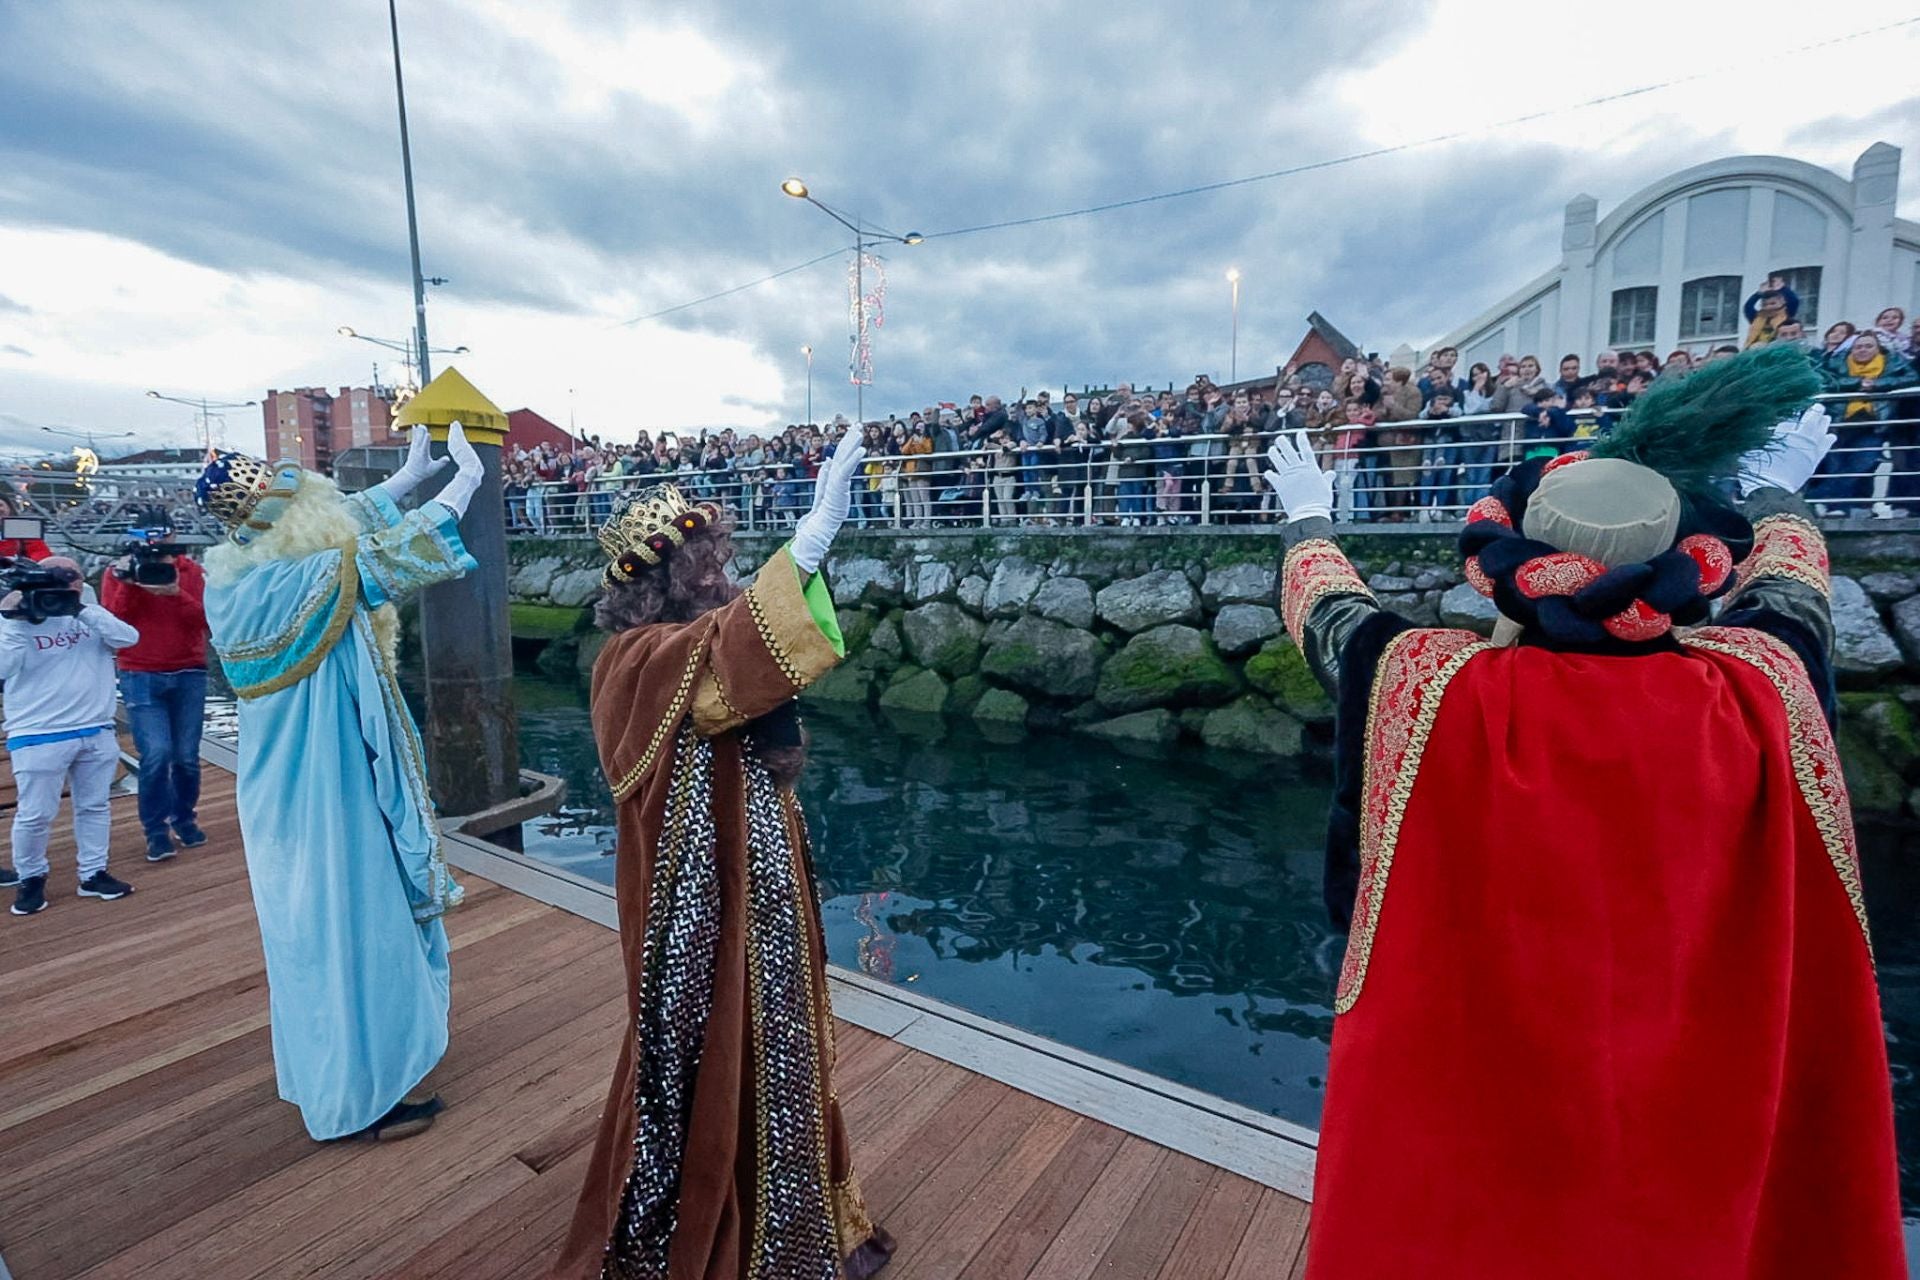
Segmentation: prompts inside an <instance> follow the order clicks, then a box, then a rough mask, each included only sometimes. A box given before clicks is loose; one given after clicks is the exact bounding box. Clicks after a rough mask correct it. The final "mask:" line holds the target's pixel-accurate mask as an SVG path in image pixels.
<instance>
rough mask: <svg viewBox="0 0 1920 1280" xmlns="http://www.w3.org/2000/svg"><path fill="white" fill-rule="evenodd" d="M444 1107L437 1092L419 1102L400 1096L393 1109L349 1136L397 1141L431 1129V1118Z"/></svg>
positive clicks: (379, 1140) (380, 1140)
mask: <svg viewBox="0 0 1920 1280" xmlns="http://www.w3.org/2000/svg"><path fill="white" fill-rule="evenodd" d="M445 1109H446V1104H444V1103H442V1102H441V1101H440V1095H439V1094H437V1093H436V1094H432V1095H429V1096H428V1097H427V1098H425V1099H424V1100H422V1101H420V1102H409V1101H408V1100H407V1099H405V1098H402V1099H401V1100H400V1101H399V1102H396V1103H395V1104H394V1105H393V1110H391V1111H389V1112H387V1114H385V1115H384V1116H381V1117H380V1118H379V1119H378V1120H375V1121H374V1122H373V1123H372V1124H370V1125H368V1126H367V1127H366V1128H364V1129H362V1130H361V1131H360V1132H359V1133H357V1134H354V1135H351V1136H353V1137H361V1138H372V1139H373V1140H374V1141H375V1142H398V1141H399V1140H400V1139H402V1138H411V1137H413V1136H414V1135H415V1134H417V1133H425V1132H426V1131H427V1130H428V1129H431V1128H432V1127H433V1118H434V1117H435V1116H437V1115H439V1114H440V1113H441V1112H442V1111H444V1110H445Z"/></svg>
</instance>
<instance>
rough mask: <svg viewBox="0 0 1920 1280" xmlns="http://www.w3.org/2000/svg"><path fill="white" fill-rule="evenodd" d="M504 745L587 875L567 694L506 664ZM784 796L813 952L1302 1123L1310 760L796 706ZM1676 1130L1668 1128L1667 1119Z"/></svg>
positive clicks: (1907, 1026)
mask: <svg viewBox="0 0 1920 1280" xmlns="http://www.w3.org/2000/svg"><path fill="white" fill-rule="evenodd" d="M516 688H517V689H518V690H519V695H520V698H521V715H522V720H521V724H522V734H523V736H522V743H521V753H522V758H523V759H524V760H525V762H526V763H527V765H528V767H530V768H536V769H541V770H545V771H548V772H553V773H559V774H562V775H563V776H565V777H566V779H567V782H568V786H569V793H570V797H571V798H570V805H571V806H572V807H570V808H569V809H568V810H567V811H566V812H564V813H562V814H560V815H557V816H555V817H553V818H550V819H545V820H542V821H541V822H540V823H537V824H529V828H528V831H527V850H528V852H529V853H534V854H536V855H538V856H540V857H543V858H548V859H551V860H553V861H556V862H559V863H562V864H563V865H566V866H568V867H570V868H571V869H573V870H575V871H577V872H579V873H580V874H583V875H589V876H593V877H594V878H596V879H600V880H603V881H610V880H611V879H612V860H611V858H610V857H609V856H608V854H610V852H611V849H612V844H613V833H612V826H611V814H610V810H609V803H610V802H609V801H608V799H607V795H606V790H605V786H604V783H603V782H602V781H601V780H600V775H599V768H598V762H597V760H596V758H595V755H594V748H593V743H592V740H591V733H590V730H589V728H588V725H587V720H586V713H585V709H584V698H585V691H584V690H583V689H579V688H576V687H574V686H571V685H557V686H556V685H553V684H550V683H546V682H543V681H540V680H537V679H531V678H528V677H525V676H523V677H521V679H520V680H519V681H518V683H517V685H516ZM808 724H809V726H810V727H811V729H812V731H813V754H812V760H811V762H810V763H809V765H808V769H807V774H806V776H805V777H804V778H803V779H802V782H801V793H802V796H803V798H804V799H805V801H806V806H807V812H808V815H809V818H810V820H811V822H812V826H813V837H814V846H815V858H816V864H817V870H818V874H819V878H820V887H821V896H822V903H823V906H822V911H823V915H824V916H825V919H826V925H827V939H828V951H829V954H830V958H831V959H832V960H833V961H834V962H835V963H838V964H841V965H845V966H848V967H850V968H854V967H857V968H860V969H864V970H865V971H867V972H868V973H871V974H873V975H874V976H876V977H879V978H883V979H885V980H887V981H892V982H899V983H905V984H911V985H912V986H913V987H914V989H915V990H918V991H922V992H924V993H926V994H927V995H930V996H934V997H936V998H939V999H942V1000H947V1001H951V1002H952V1003H954V1004H957V1005H960V1006H961V1007H963V1008H967V1009H971V1010H974V1011H975V1012H978V1013H981V1014H984V1015H986V1016H988V1017H991V1018H997V1019H1000V1020H1002V1021H1005V1022H1008V1023H1011V1024H1013V1025H1014V1026H1017V1027H1022V1028H1025V1029H1027V1030H1029V1031H1033V1032H1035V1033H1037V1034H1040V1035H1044V1036H1048V1037H1051V1038H1053V1039H1055V1040H1059V1041H1062V1042H1064V1043H1066V1044H1069V1045H1073V1046H1075V1047H1076V1048H1081V1049H1085V1050H1087V1051H1088V1052H1091V1053H1095V1054H1099V1055H1101V1056H1103V1057H1107V1058H1113V1059H1115V1060H1117V1061H1120V1062H1124V1063H1127V1064H1128V1065H1131V1066H1134V1067H1138V1068H1140V1069H1141V1070H1144V1071H1149V1072H1152V1073H1154V1074H1156V1075H1160V1076H1164V1077H1166V1078H1168V1079H1171V1080H1176V1081H1179V1082H1180V1083H1182V1084H1187V1085H1191V1086H1193V1087H1195V1088H1198V1089H1202V1090H1205V1091H1206V1092H1209V1093H1213V1094H1216V1095H1218V1096H1220V1097H1224V1098H1230V1099H1233V1100H1234V1101H1237V1102H1241V1103H1244V1104H1246V1105H1248V1106H1251V1107H1255V1108H1258V1109H1260V1110H1264V1111H1268V1112H1271V1113H1273V1114H1276V1115H1280V1116H1284V1117H1286V1118H1288V1119H1290V1120H1295V1121H1298V1122H1301V1123H1304V1124H1314V1123H1316V1122H1317V1119H1318V1115H1319V1108H1320V1089H1321V1077H1322V1074H1323V1072H1324V1071H1325V1067H1326V1042H1327V1038H1328V1035H1329V1033H1330V1030H1331V1027H1332V1014H1331V1010H1330V1009H1329V1007H1328V1002H1329V1000H1330V999H1331V993H1332V989H1333V980H1334V975H1335V973H1336V971H1337V968H1338V965H1339V961H1340V956H1341V949H1342V946H1343V940H1342V939H1341V938H1340V937H1339V936H1338V935H1336V934H1334V933H1332V932H1331V931H1330V930H1329V929H1328V927H1327V924H1326V917H1325V914H1324V912H1323V911H1322V910H1321V907H1320V894H1319V876H1320V846H1321V835H1322V832H1323V830H1324V825H1323V824H1324V822H1325V817H1326V797H1327V789H1326V780H1325V778H1324V775H1322V774H1320V773H1318V772H1316V771H1315V770H1314V769H1313V768H1312V767H1306V768H1303V767H1300V766H1296V765H1294V764H1292V763H1290V762H1289V763H1280V764H1273V763H1250V762H1244V761H1239V760H1234V759H1229V758H1225V757H1222V756H1220V755H1215V754H1202V753H1199V752H1190V751H1176V752H1174V753H1171V754H1167V755H1144V756H1133V755H1127V754H1123V753H1122V752H1120V751H1119V750H1116V749H1114V748H1112V747H1109V746H1107V745H1105V744H1101V743H1095V742H1089V741H1084V740H1081V739H1078V738H1058V737H1042V738H1031V739H1020V740H1017V741H1015V742H1012V743H1008V744H1002V745H996V744H993V743H989V742H987V741H986V740H984V739H983V738H981V737H980V736H979V734H977V733H976V732H974V731H973V730H972V729H970V728H966V727H961V726H950V727H949V726H939V725H932V726H929V725H925V724H918V723H915V724H900V725H893V724H888V723H887V722H885V721H883V720H879V719H877V718H875V717H873V716H872V715H870V714H869V713H868V712H866V711H864V710H857V711H852V712H847V711H830V710H828V709H825V708H816V709H813V710H811V711H810V712H809V714H808ZM1861 834H1862V846H1863V851H1864V855H1865V860H1866V867H1865V872H1866V882H1867V888H1868V906H1869V909H1870V912H1871V914H1872V918H1873V925H1874V939H1875V947H1876V951H1877V953H1878V957H1879V974H1880V982H1881V990H1882V998H1883V1001H1884V1004H1885V1012H1886V1020H1887V1040H1888V1047H1889V1050H1890V1054H1891V1058H1892V1069H1893V1078H1894V1094H1895V1104H1896V1107H1897V1108H1898V1113H1899V1114H1898V1119H1899V1125H1900V1133H1901V1139H1902V1141H1901V1168H1902V1175H1903V1184H1904V1187H1905V1191H1906V1201H1907V1204H1908V1211H1909V1213H1913V1212H1914V1211H1915V1209H1916V1206H1917V1205H1920V1195H1917V1194H1916V1193H1917V1192H1920V920H1917V919H1916V916H1915V912H1914V909H1913V908H1914V904H1916V903H1920V839H1916V838H1915V837H1913V836H1911V835H1901V834H1899V833H1891V832H1886V831H1875V830H1867V831H1863V832H1862V833H1861ZM1676 1140H1683V1139H1681V1138H1680V1136H1679V1135H1676Z"/></svg>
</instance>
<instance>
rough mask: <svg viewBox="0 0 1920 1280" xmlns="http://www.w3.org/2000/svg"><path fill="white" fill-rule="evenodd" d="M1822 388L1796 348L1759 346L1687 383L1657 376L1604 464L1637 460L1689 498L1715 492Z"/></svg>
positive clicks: (1617, 433)
mask: <svg viewBox="0 0 1920 1280" xmlns="http://www.w3.org/2000/svg"><path fill="white" fill-rule="evenodd" d="M1819 390H1820V378H1819V375H1817V374H1815V373H1814V371H1813V363H1812V361H1810V360H1808V359H1807V354H1806V352H1805V351H1803V350H1801V349H1800V348H1799V347H1797V346H1794V345H1791V344H1788V343H1777V344H1772V345H1768V346H1764V347H1755V348H1753V349H1752V350H1750V351H1743V352H1741V353H1740V354H1739V355H1737V356H1729V357H1727V358H1726V359H1724V360H1716V361H1714V362H1713V363H1712V364H1709V365H1706V366H1704V367H1702V368H1700V369H1697V370H1695V371H1694V372H1692V373H1689V374H1685V375H1683V376H1681V377H1677V378H1673V377H1666V378H1656V379H1655V380H1654V382H1653V385H1652V386H1650V387H1648V388H1647V389H1646V391H1645V392H1643V393H1642V394H1641V396H1640V398H1639V399H1638V400H1636V401H1634V403H1633V407H1632V408H1631V409H1628V410H1627V413H1626V416H1625V417H1623V418H1622V419H1621V420H1620V421H1619V423H1618V424H1616V425H1615V426H1614V428H1613V430H1612V431H1610V432H1608V433H1607V435H1605V436H1604V437H1602V438H1601V439H1600V440H1599V441H1597V442H1596V443H1595V444H1594V446H1593V449H1592V454H1593V456H1594V457H1596V458H1621V459H1624V460H1625V461H1627V462H1637V463H1639V464H1640V465H1641V466H1643V467H1649V468H1651V469H1652V470H1654V471H1658V472H1659V473H1660V474H1661V475H1663V476H1665V477H1666V478H1667V479H1668V480H1669V481H1670V482H1672V484H1673V487H1674V488H1675V489H1678V490H1679V491H1680V492H1682V493H1698V492H1702V491H1704V490H1707V489H1709V488H1710V487H1711V486H1712V484H1713V482H1714V481H1716V480H1721V479H1725V478H1727V477H1730V476H1732V475H1734V474H1735V473H1736V472H1737V471H1738V470H1739V464H1740V459H1741V457H1743V456H1744V455H1746V454H1748V453H1751V452H1753V451H1754V450H1756V449H1764V448H1766V447H1767V445H1768V444H1770V443H1771V442H1772V440H1773V430H1774V427H1775V426H1777V425H1778V424H1779V423H1781V422H1783V421H1785V420H1786V419H1788V418H1792V417H1797V416H1798V415H1799V413H1800V411H1801V410H1802V409H1804V408H1806V406H1807V402H1808V401H1810V400H1812V399H1813V397H1814V395H1815V394H1817V393H1818V392H1819Z"/></svg>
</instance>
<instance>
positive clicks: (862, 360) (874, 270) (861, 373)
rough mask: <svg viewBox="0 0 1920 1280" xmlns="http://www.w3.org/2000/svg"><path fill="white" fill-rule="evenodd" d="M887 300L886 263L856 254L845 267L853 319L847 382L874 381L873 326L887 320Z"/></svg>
mask: <svg viewBox="0 0 1920 1280" xmlns="http://www.w3.org/2000/svg"><path fill="white" fill-rule="evenodd" d="M863 284H864V285H865V286H866V290H865V293H864V295H863V294H862V292H861V289H862V285H863ZM886 303H887V273H886V268H885V266H884V265H883V264H882V262H881V260H880V259H879V258H876V257H875V256H874V255H872V254H870V253H863V254H860V255H858V257H857V259H856V261H855V262H854V263H852V264H851V265H849V266H848V268H847V309H848V311H849V312H850V313H851V319H852V323H853V336H852V339H851V343H852V358H851V359H850V360H849V361H848V363H847V373H848V381H849V382H852V383H857V384H859V385H861V386H869V387H870V386H872V385H873V330H875V329H878V328H879V327H880V326H881V325H883V324H885V323H886V322H887V312H886Z"/></svg>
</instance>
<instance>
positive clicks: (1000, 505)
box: [507, 389, 1920, 537]
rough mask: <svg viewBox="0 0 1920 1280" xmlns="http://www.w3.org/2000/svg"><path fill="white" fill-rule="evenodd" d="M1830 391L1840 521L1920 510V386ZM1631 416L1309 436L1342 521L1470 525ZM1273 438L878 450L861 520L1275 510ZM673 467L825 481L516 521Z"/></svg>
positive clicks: (1225, 520)
mask: <svg viewBox="0 0 1920 1280" xmlns="http://www.w3.org/2000/svg"><path fill="white" fill-rule="evenodd" d="M1821 399H1822V400H1824V401H1828V402H1831V405H1830V409H1829V411H1830V412H1831V413H1833V414H1834V415H1835V418H1836V421H1835V424H1834V425H1835V430H1836V434H1837V435H1838V436H1839V440H1838V443H1837V444H1836V445H1835V447H1834V449H1833V451H1832V453H1831V454H1830V455H1829V456H1828V459H1827V461H1826V463H1825V464H1823V466H1822V467H1821V470H1820V473H1819V474H1817V475H1816V476H1815V477H1814V479H1813V481H1812V483H1811V484H1809V485H1808V486H1807V497H1808V499H1809V500H1810V501H1812V502H1813V503H1814V504H1815V506H1816V509H1817V510H1820V511H1821V513H1822V514H1824V515H1827V516H1830V517H1842V518H1844V517H1849V516H1867V515H1890V514H1895V513H1896V512H1899V513H1905V512H1910V513H1911V514H1913V515H1915V516H1920V416H1905V417H1895V416H1893V411H1894V409H1895V407H1896V405H1898V406H1899V407H1900V408H1901V409H1902V411H1903V412H1911V411H1912V410H1914V409H1916V408H1920V389H1913V390H1908V391H1899V392H1876V393H1859V394H1840V395H1830V396H1823V397H1821ZM1903 401H1904V402H1907V403H1905V404H1901V402H1903ZM1861 402H1864V404H1865V405H1866V406H1868V408H1867V410H1866V413H1867V416H1864V417H1861V418H1858V419H1855V420H1841V416H1842V415H1843V414H1844V413H1845V412H1846V407H1847V406H1854V405H1856V404H1857V403H1861ZM1617 413H1618V411H1614V413H1613V414H1609V413H1608V412H1607V411H1600V412H1598V413H1588V412H1581V413H1575V414H1573V415H1571V416H1572V417H1573V419H1574V422H1575V434H1573V435H1570V436H1569V435H1564V434H1561V435H1547V434H1544V433H1543V432H1542V429H1541V428H1540V427H1538V426H1536V425H1533V424H1531V423H1530V422H1529V420H1528V419H1526V418H1525V417H1524V416H1523V415H1520V414H1484V415H1479V416H1475V417H1459V418H1446V419H1431V420H1429V419H1414V420H1411V421H1406V422H1393V423H1379V424H1376V425H1374V426H1372V427H1368V428H1357V427H1337V428H1333V429H1329V430H1325V431H1310V432H1309V433H1308V435H1309V439H1310V440H1311V441H1312V442H1313V444H1314V447H1315V451H1316V454H1317V455H1318V456H1319V458H1320V461H1321V465H1322V466H1323V467H1325V468H1326V469H1327V470H1329V471H1331V472H1332V473H1333V475H1334V492H1335V509H1334V519H1335V523H1337V524H1371V523H1387V524H1390V523H1408V522H1452V523H1457V522H1458V521H1460V520H1461V519H1462V518H1463V517H1464V516H1465V513H1466V510H1467V508H1468V507H1469V506H1471V505H1472V504H1473V503H1474V502H1475V501H1476V500H1478V499H1479V498H1480V497H1481V496H1482V495H1484V494H1485V493H1486V492H1487V489H1488V486H1489V485H1490V484H1491V483H1492V482H1493V480H1494V478H1495V477H1497V476H1498V475H1499V474H1500V473H1501V472H1502V471H1504V470H1505V469H1506V468H1507V467H1510V466H1512V465H1514V464H1515V463H1517V462H1519V461H1521V460H1523V459H1524V458H1526V457H1529V456H1532V455H1534V454H1536V453H1546V454H1558V453H1563V452H1568V451H1571V450H1575V449H1582V448H1585V447H1587V446H1588V445H1590V444H1591V443H1592V442H1593V437H1594V436H1596V435H1597V434H1599V433H1600V432H1602V431H1604V429H1605V419H1607V418H1608V417H1610V416H1617ZM1881 413H1884V414H1885V415H1886V416H1884V417H1882V416H1878V415H1880V414H1881ZM1273 437H1274V433H1272V432H1264V433H1254V432H1246V433H1241V434H1236V435H1221V434H1213V435H1190V436H1173V437H1167V438H1159V439H1152V438H1139V437H1125V436H1123V437H1120V438H1118V439H1112V440H1104V441H1090V442H1085V443H1069V444H1064V445H1051V446H1020V445H1015V446H1011V447H1008V448H1004V449H1003V448H987V449H984V450H966V451H961V452H957V453H931V454H916V455H909V456H901V457H892V456H889V457H873V458H869V460H868V461H867V462H865V463H863V464H862V470H863V473H864V474H862V475H860V476H857V477H856V478H855V480H854V494H853V507H852V512H851V515H850V517H849V524H850V525H852V526H853V527H856V528H868V529H876V530H901V531H911V530H924V529H933V528H971V529H980V528H989V529H991V528H1006V527H1074V526H1078V527H1091V526H1117V527H1146V526H1169V525H1171V526H1197V527H1218V526H1230V525H1248V524H1260V523H1273V522H1276V521H1278V520H1279V519H1280V518H1281V516H1280V512H1279V511H1278V508H1277V505H1276V503H1275V502H1274V497H1273V493H1272V491H1271V489H1269V488H1268V486H1267V484H1266V482H1265V481H1264V480H1263V479H1262V477H1261V472H1262V471H1264V470H1265V465H1266V460H1265V457H1264V455H1265V451H1266V448H1267V446H1268V444H1270V443H1271V441H1272V440H1273ZM666 480H671V481H673V482H674V483H676V484H678V485H680V487H681V488H682V489H684V490H686V491H687V493H688V496H689V497H692V498H693V499H695V500H696V501H712V502H719V503H721V504H723V505H725V506H726V507H728V508H729V509H730V510H731V511H732V512H733V513H734V516H735V519H736V520H737V522H738V524H739V526H740V527H741V528H743V529H746V530H749V531H758V530H771V531H778V530H781V529H785V528H791V527H792V526H793V524H794V523H795V522H797V521H798V519H799V518H800V517H801V516H802V515H804V514H805V513H806V512H807V510H808V508H809V507H811V506H812V504H813V484H814V481H813V480H812V479H811V478H809V477H806V476H804V475H798V474H795V473H794V471H793V469H792V467H791V466H790V465H785V464H775V463H766V462H756V463H746V462H738V463H736V464H735V465H734V466H733V467H731V468H727V469H724V470H720V471H702V470H696V469H683V470H678V471H666V472H655V473H652V474H648V475H631V476H617V477H603V478H596V479H594V480H591V481H586V482H580V483H567V482H552V483H542V484H537V485H533V486H529V487H527V488H526V489H525V490H524V491H518V492H516V491H511V490H510V491H509V494H508V498H507V517H508V531H509V532H510V533H520V534H535V535H544V536H559V537H565V536H582V535H586V534H589V533H591V532H592V531H593V530H594V529H597V528H598V527H599V526H600V525H601V524H603V523H604V522H605V521H606V520H607V519H608V518H609V517H610V516H611V515H612V514H613V511H614V510H615V509H616V507H617V506H618V504H619V501H620V498H621V495H622V494H623V493H625V492H627V491H630V490H635V489H641V488H645V487H647V486H649V485H653V484H658V483H660V482H662V481H666ZM1903 508H1904V511H1903V510H1902V509H1903Z"/></svg>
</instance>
